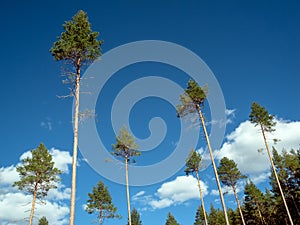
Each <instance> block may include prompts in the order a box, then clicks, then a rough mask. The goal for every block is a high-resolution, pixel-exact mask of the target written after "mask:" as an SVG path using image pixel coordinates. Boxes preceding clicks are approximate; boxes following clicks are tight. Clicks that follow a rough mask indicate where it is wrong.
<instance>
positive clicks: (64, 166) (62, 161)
mask: <svg viewBox="0 0 300 225" xmlns="http://www.w3.org/2000/svg"><path fill="white" fill-rule="evenodd" d="M50 154H51V155H52V157H53V161H54V162H55V167H57V168H58V169H60V170H61V171H63V172H64V173H69V167H68V165H69V164H72V156H71V155H70V152H68V151H61V150H58V149H55V148H51V149H50Z"/></svg>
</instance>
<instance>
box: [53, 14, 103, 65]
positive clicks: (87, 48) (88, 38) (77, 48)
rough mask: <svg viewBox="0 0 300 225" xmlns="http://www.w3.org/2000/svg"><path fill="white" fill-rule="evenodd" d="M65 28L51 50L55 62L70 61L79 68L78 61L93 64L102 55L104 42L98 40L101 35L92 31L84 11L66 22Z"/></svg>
mask: <svg viewBox="0 0 300 225" xmlns="http://www.w3.org/2000/svg"><path fill="white" fill-rule="evenodd" d="M63 28H64V30H65V31H64V32H63V33H62V34H61V36H60V37H58V40H57V41H56V42H55V43H54V45H53V47H52V48H51V49H50V52H51V53H52V56H53V57H54V59H55V60H66V61H70V62H71V63H72V64H73V65H76V66H78V60H80V61H81V62H82V63H88V62H93V61H94V60H95V59H97V58H98V57H99V56H100V55H101V52H100V50H101V45H102V43H103V41H102V40H101V41H99V40H97V37H98V36H99V33H98V32H93V31H92V30H91V24H90V23H89V21H88V17H87V14H86V13H85V12H84V11H82V10H80V11H78V13H77V14H76V15H75V16H73V18H72V20H70V21H67V22H65V24H64V25H63ZM81 62H80V63H81ZM80 65H81V64H80Z"/></svg>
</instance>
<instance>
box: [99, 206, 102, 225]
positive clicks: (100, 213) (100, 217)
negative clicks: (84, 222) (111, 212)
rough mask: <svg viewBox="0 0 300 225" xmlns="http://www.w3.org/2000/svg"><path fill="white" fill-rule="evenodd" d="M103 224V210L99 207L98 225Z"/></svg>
mask: <svg viewBox="0 0 300 225" xmlns="http://www.w3.org/2000/svg"><path fill="white" fill-rule="evenodd" d="M102 224H103V211H102V208H100V212H99V225H102Z"/></svg>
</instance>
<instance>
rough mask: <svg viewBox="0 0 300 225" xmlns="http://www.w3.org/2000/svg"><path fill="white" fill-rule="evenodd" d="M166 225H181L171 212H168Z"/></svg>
mask: <svg viewBox="0 0 300 225" xmlns="http://www.w3.org/2000/svg"><path fill="white" fill-rule="evenodd" d="M165 225H180V224H179V223H178V222H177V221H176V219H175V217H174V216H173V215H172V214H171V213H170V212H168V217H167V220H166V223H165Z"/></svg>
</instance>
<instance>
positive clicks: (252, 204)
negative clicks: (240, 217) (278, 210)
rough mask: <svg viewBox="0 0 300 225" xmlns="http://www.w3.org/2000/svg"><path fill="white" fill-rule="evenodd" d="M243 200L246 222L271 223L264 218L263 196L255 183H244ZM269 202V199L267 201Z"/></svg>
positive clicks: (265, 224)
mask: <svg viewBox="0 0 300 225" xmlns="http://www.w3.org/2000/svg"><path fill="white" fill-rule="evenodd" d="M244 194H245V200H244V210H243V211H244V215H245V220H246V223H247V224H261V225H267V224H271V223H270V221H267V220H266V216H265V215H266V208H265V202H266V200H265V196H264V194H263V193H262V192H261V191H260V190H259V189H258V188H257V187H256V185H255V184H254V183H253V182H252V181H249V182H247V183H246V185H245V190H244ZM269 203H271V200H270V201H269Z"/></svg>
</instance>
